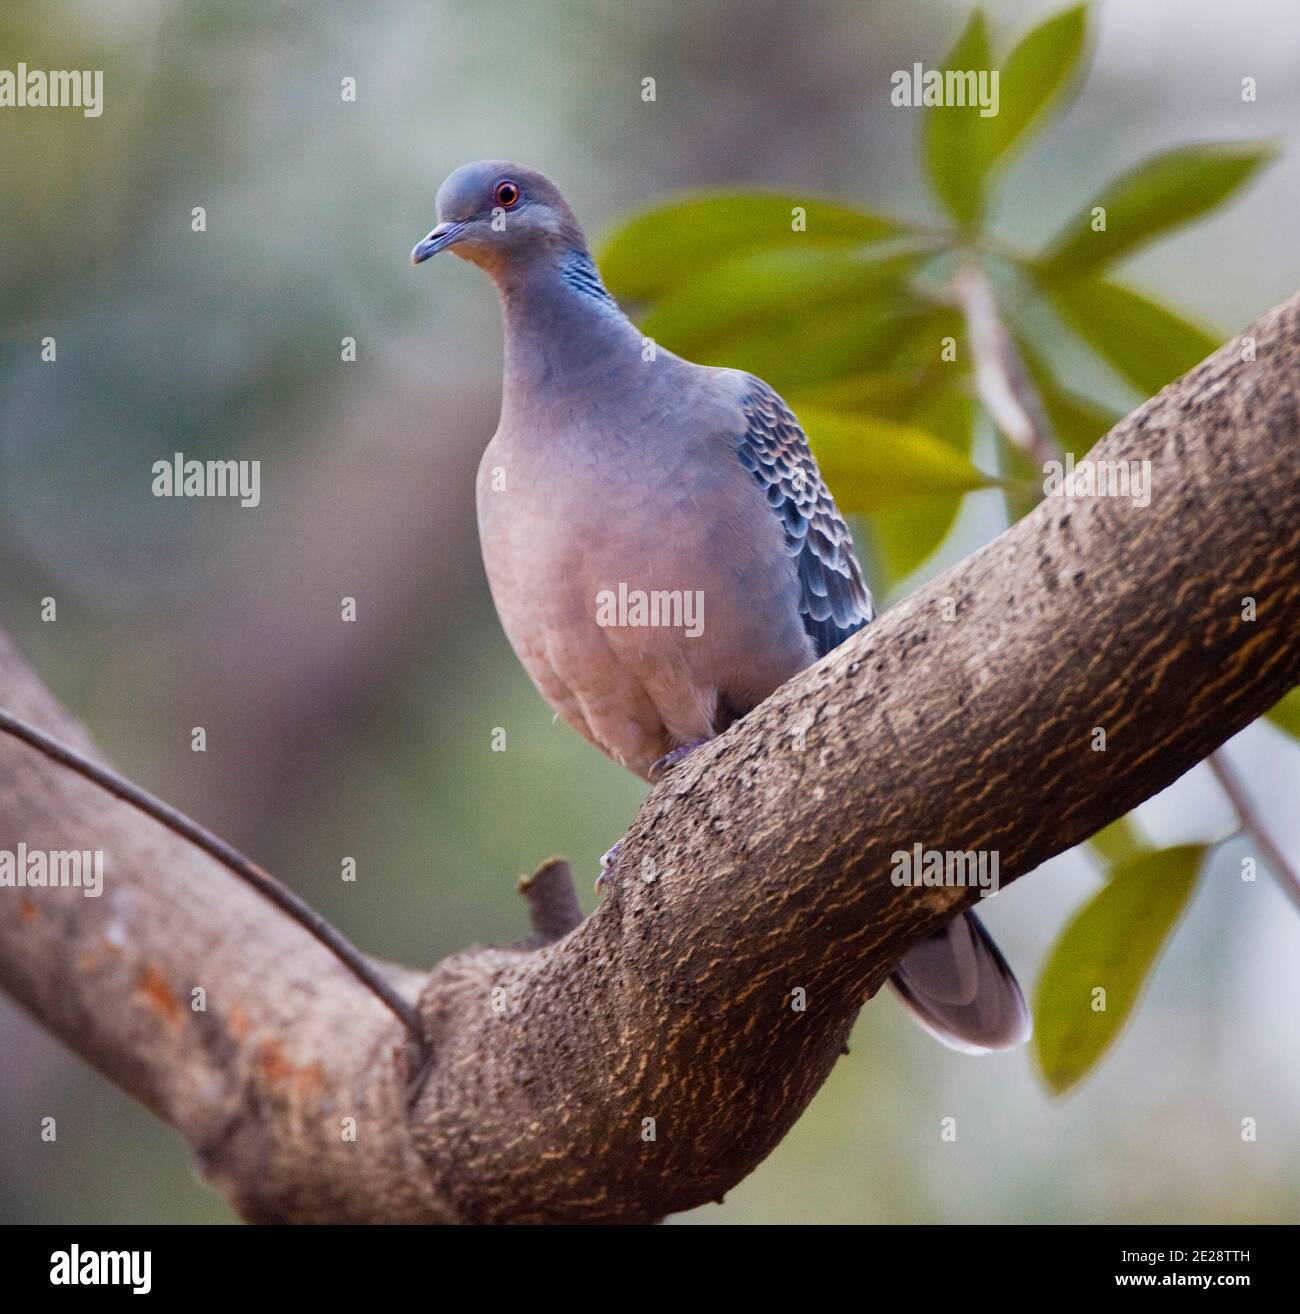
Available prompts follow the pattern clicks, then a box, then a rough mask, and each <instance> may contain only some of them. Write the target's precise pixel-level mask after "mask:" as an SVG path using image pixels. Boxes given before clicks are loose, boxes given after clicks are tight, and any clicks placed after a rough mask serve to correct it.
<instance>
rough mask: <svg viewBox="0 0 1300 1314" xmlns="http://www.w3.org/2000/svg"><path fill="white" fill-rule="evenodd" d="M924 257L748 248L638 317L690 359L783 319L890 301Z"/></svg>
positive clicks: (651, 332) (802, 248)
mask: <svg viewBox="0 0 1300 1314" xmlns="http://www.w3.org/2000/svg"><path fill="white" fill-rule="evenodd" d="M890 245H892V244H890ZM919 261H920V256H918V255H917V254H916V253H915V252H899V251H897V250H893V251H892V252H883V253H880V254H875V255H873V254H872V253H871V252H870V251H865V252H862V253H858V252H856V251H854V250H852V249H836V248H831V247H817V246H806V245H805V246H791V247H785V248H776V247H774V248H763V249H760V250H756V251H747V252H743V253H742V254H740V255H737V256H731V257H729V258H728V259H726V260H723V261H721V262H720V263H718V264H716V265H713V266H712V267H710V268H709V269H706V270H702V271H701V272H700V273H699V275H698V276H697V277H695V278H693V279H691V280H689V281H688V282H685V283H683V284H681V285H680V286H678V287H675V288H673V289H672V290H671V291H669V292H668V293H667V294H666V295H665V296H664V298H663V299H662V300H661V301H659V302H658V303H657V304H656V305H655V306H654V308H653V309H652V310H651V311H650V312H649V313H648V314H647V315H645V316H644V317H643V318H642V319H641V328H642V331H643V332H645V333H646V334H647V335H648V336H649V337H652V338H654V340H655V341H656V342H661V343H663V345H664V346H666V347H667V348H668V349H669V350H670V351H678V352H681V353H682V354H683V355H688V356H689V355H691V354H692V353H693V352H697V351H702V350H704V349H706V348H707V347H709V346H710V345H712V344H715V343H717V342H718V341H719V340H722V339H725V338H726V337H727V336H729V335H730V336H733V337H734V336H735V335H737V334H738V333H742V332H745V331H747V330H748V331H753V330H759V329H761V328H762V326H763V325H764V324H765V323H769V322H771V321H773V320H776V319H779V318H781V317H783V316H784V317H788V316H791V315H802V316H807V315H811V314H813V313H815V312H817V311H820V310H824V309H827V308H830V307H833V306H839V305H857V306H863V305H865V304H867V303H868V302H871V301H873V300H874V301H876V302H888V301H889V300H892V299H894V298H896V297H897V296H898V289H899V287H900V284H902V283H903V282H904V281H905V280H906V279H908V278H910V277H911V275H912V274H913V273H914V272H915V270H916V267H917V264H918V263H919Z"/></svg>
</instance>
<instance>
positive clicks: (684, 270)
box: [598, 192, 903, 301]
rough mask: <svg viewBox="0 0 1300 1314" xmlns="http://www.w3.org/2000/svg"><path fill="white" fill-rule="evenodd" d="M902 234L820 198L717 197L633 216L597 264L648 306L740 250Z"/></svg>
mask: <svg viewBox="0 0 1300 1314" xmlns="http://www.w3.org/2000/svg"><path fill="white" fill-rule="evenodd" d="M796 210H802V212H803V214H804V216H805V229H804V231H801V232H800V231H795V229H794V228H793V227H792V224H793V222H794V212H795V211H796ZM902 231H903V230H902V228H901V226H900V225H899V224H898V223H896V222H895V221H894V220H892V219H887V218H885V217H883V216H882V215H877V214H872V213H870V212H868V211H866V210H859V209H855V208H852V207H849V206H845V205H837V204H836V203H835V202H833V201H826V200H821V199H820V198H818V197H808V196H794V195H779V194H775V193H770V192H715V193H711V194H708V195H704V196H696V197H691V198H689V199H687V200H681V201H673V202H670V203H669V204H667V205H659V206H655V207H654V208H653V209H650V210H644V211H642V212H641V213H640V214H637V215H633V216H632V218H630V219H628V220H625V221H624V222H623V223H622V224H620V225H619V227H618V228H616V229H615V230H614V232H613V233H611V234H610V235H609V237H607V238H606V239H605V241H604V243H603V244H602V246H601V249H600V253H599V256H598V263H599V265H600V270H601V275H602V277H603V278H604V280H605V284H606V286H607V287H608V288H609V290H610V291H611V292H613V294H614V295H615V296H616V297H620V298H623V299H626V300H629V301H652V300H655V299H657V298H658V297H661V296H663V295H665V294H666V293H667V292H668V291H669V290H670V289H671V288H673V287H675V286H677V285H679V284H682V283H687V282H689V281H690V280H691V279H692V278H694V277H695V276H696V275H697V274H699V273H700V272H702V271H703V270H705V269H707V268H708V267H709V266H710V265H714V264H717V263H719V262H720V261H722V260H726V259H729V258H730V257H732V256H735V255H738V254H740V253H741V252H742V251H749V250H753V249H755V248H757V247H763V246H772V247H777V248H779V249H786V250H791V249H796V250H798V249H803V248H804V247H809V246H855V245H865V244H866V243H868V242H879V241H882V240H883V239H884V238H887V237H896V236H898V234H899V233H901V232H902Z"/></svg>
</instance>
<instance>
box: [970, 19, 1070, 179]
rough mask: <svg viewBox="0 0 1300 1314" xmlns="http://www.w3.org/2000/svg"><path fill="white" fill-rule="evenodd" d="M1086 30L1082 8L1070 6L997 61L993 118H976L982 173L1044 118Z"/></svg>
mask: <svg viewBox="0 0 1300 1314" xmlns="http://www.w3.org/2000/svg"><path fill="white" fill-rule="evenodd" d="M1087 26H1088V6H1087V5H1086V4H1081V5H1075V6H1074V7H1073V8H1071V9H1063V10H1062V11H1061V12H1060V13H1059V14H1053V15H1052V17H1051V18H1048V19H1046V20H1045V21H1044V22H1042V23H1040V24H1039V25H1038V26H1037V27H1035V28H1033V29H1031V30H1030V31H1029V32H1028V33H1026V35H1025V36H1024V37H1023V38H1022V39H1021V40H1020V42H1019V43H1018V44H1017V45H1016V47H1015V49H1014V50H1012V52H1011V53H1010V54H1009V55H1008V56H1007V57H1006V59H1005V60H1003V61H1002V67H1001V70H1000V77H999V79H998V84H999V107H998V113H997V114H995V115H994V116H993V117H992V118H989V119H981V120H980V123H981V125H987V132H986V133H985V137H986V138H987V141H986V143H985V144H984V156H985V166H986V168H988V167H991V166H992V165H993V164H994V163H995V162H996V161H998V160H999V159H1001V158H1002V157H1004V156H1005V155H1007V154H1008V153H1009V152H1010V151H1011V150H1012V148H1013V147H1015V146H1016V145H1017V144H1019V143H1020V142H1021V139H1022V138H1023V137H1024V136H1025V134H1026V132H1027V131H1028V129H1029V128H1030V127H1031V126H1032V125H1034V124H1035V123H1036V122H1039V123H1041V121H1042V120H1043V119H1044V118H1045V117H1046V111H1047V109H1048V108H1049V107H1050V106H1051V104H1052V102H1053V101H1055V100H1057V99H1058V97H1059V95H1060V92H1061V90H1062V89H1063V88H1064V87H1065V85H1066V83H1067V82H1068V81H1069V80H1070V77H1071V74H1073V73H1074V72H1075V70H1076V68H1077V67H1078V64H1079V60H1080V57H1081V56H1082V54H1083V45H1084V37H1085V35H1086V33H1087Z"/></svg>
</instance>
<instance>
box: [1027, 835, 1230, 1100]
mask: <svg viewBox="0 0 1300 1314" xmlns="http://www.w3.org/2000/svg"><path fill="white" fill-rule="evenodd" d="M1205 850H1206V846H1205V845H1204V844H1182V845H1179V846H1177V847H1175V848H1169V849H1156V850H1154V851H1151V852H1147V853H1139V854H1137V855H1136V856H1134V857H1132V858H1129V859H1127V860H1126V861H1124V862H1122V863H1120V864H1119V865H1118V866H1117V867H1116V868H1115V870H1114V871H1113V872H1112V875H1111V880H1110V882H1109V883H1108V884H1107V885H1105V886H1104V887H1103V888H1102V889H1101V890H1100V891H1099V892H1098V893H1097V894H1096V895H1094V896H1093V898H1092V899H1090V900H1089V901H1088V902H1087V903H1086V904H1085V905H1084V906H1083V908H1082V909H1081V910H1080V911H1079V912H1078V913H1076V914H1075V916H1074V917H1073V918H1072V919H1071V921H1070V922H1069V924H1068V925H1067V926H1066V928H1065V930H1064V931H1063V932H1062V934H1061V937H1060V939H1059V940H1057V942H1056V944H1055V945H1054V946H1053V947H1052V951H1051V953H1050V954H1049V955H1048V958H1047V964H1046V966H1045V967H1044V968H1043V975H1042V977H1041V978H1040V980H1039V982H1038V992H1037V999H1036V1002H1035V1007H1034V1027H1035V1034H1034V1049H1035V1053H1036V1056H1037V1059H1038V1064H1039V1067H1040V1069H1041V1070H1042V1074H1043V1079H1044V1080H1045V1082H1046V1083H1047V1085H1048V1087H1049V1089H1050V1090H1051V1091H1052V1092H1053V1094H1056V1095H1061V1094H1064V1092H1065V1091H1067V1090H1069V1089H1070V1088H1071V1087H1072V1086H1074V1085H1075V1084H1076V1083H1077V1082H1079V1081H1080V1080H1081V1079H1082V1078H1083V1077H1084V1076H1086V1075H1087V1073H1088V1072H1089V1071H1091V1070H1092V1068H1093V1067H1094V1066H1095V1065H1096V1064H1097V1062H1098V1061H1099V1060H1100V1058H1101V1056H1102V1055H1103V1054H1104V1053H1105V1052H1106V1050H1107V1049H1108V1048H1109V1047H1110V1046H1111V1044H1112V1043H1113V1042H1114V1041H1115V1038H1116V1037H1117V1036H1118V1035H1119V1033H1120V1030H1121V1029H1122V1028H1123V1026H1124V1023H1125V1021H1126V1020H1127V1018H1128V1016H1129V1014H1130V1013H1131V1012H1132V1011H1133V1006H1134V1004H1135V1003H1136V1002H1137V998H1138V995H1139V994H1140V993H1141V990H1142V986H1143V984H1144V983H1145V981H1146V978H1147V976H1148V975H1149V974H1150V972H1151V969H1152V967H1153V965H1154V963H1155V960H1156V958H1157V957H1158V955H1159V953H1160V950H1161V948H1162V947H1163V945H1164V943H1165V940H1166V939H1167V938H1168V936H1169V933H1170V931H1171V930H1172V929H1173V927H1174V924H1175V923H1176V922H1177V921H1178V918H1179V916H1180V915H1181V914H1182V912H1183V909H1184V908H1185V907H1186V906H1187V901H1188V899H1189V898H1190V897H1191V893H1192V889H1193V887H1194V886H1195V884H1196V876H1197V872H1198V871H1199V869H1200V865H1201V859H1202V857H1203V856H1204V854H1205ZM1098 989H1102V990H1104V991H1105V1010H1104V1011H1102V1012H1098V1011H1095V1000H1096V998H1097V997H1096V996H1095V995H1094V991H1096V990H1098Z"/></svg>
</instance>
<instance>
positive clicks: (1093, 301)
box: [1049, 278, 1220, 397]
mask: <svg viewBox="0 0 1300 1314" xmlns="http://www.w3.org/2000/svg"><path fill="white" fill-rule="evenodd" d="M1049 296H1050V298H1051V301H1052V304H1053V305H1054V306H1055V307H1056V309H1057V310H1058V311H1059V312H1060V313H1061V316H1062V317H1063V318H1064V319H1065V320H1066V321H1067V322H1068V323H1069V324H1070V326H1071V327H1072V328H1073V329H1074V330H1075V332H1077V333H1078V335H1079V336H1080V337H1081V338H1082V339H1083V340H1084V341H1085V342H1086V343H1087V344H1088V345H1089V346H1090V347H1091V348H1092V349H1093V350H1094V351H1095V352H1096V353H1097V354H1098V355H1099V356H1100V357H1101V358H1102V359H1103V360H1105V361H1106V362H1107V363H1108V364H1110V365H1112V366H1113V367H1114V368H1115V369H1116V370H1117V371H1118V372H1119V373H1120V374H1121V375H1123V377H1124V378H1126V379H1127V380H1128V381H1129V382H1130V383H1132V384H1133V385H1134V386H1135V387H1136V388H1137V390H1138V391H1139V392H1140V393H1141V394H1142V396H1143V397H1152V396H1154V395H1155V394H1156V393H1157V392H1159V391H1160V389H1161V388H1163V387H1164V386H1165V384H1167V383H1170V382H1172V381H1173V380H1174V379H1176V378H1178V377H1179V375H1182V374H1186V373H1187V371H1188V370H1190V369H1192V368H1193V367H1194V366H1196V365H1199V364H1200V363H1201V361H1203V360H1204V359H1205V358H1206V356H1208V355H1209V354H1210V353H1211V352H1212V351H1213V350H1214V349H1215V348H1216V347H1217V346H1218V345H1219V342H1220V339H1218V338H1216V337H1215V336H1214V335H1213V334H1211V333H1208V332H1207V331H1206V330H1205V329H1203V328H1199V327H1198V326H1197V325H1195V324H1192V323H1190V322H1189V321H1188V320H1186V319H1183V318H1182V317H1181V316H1179V315H1176V314H1174V312H1173V311H1171V310H1166V309H1165V308H1164V307H1163V306H1161V305H1158V304H1157V303H1156V302H1154V301H1152V300H1151V299H1150V298H1149V297H1145V296H1143V295H1142V294H1141V293H1140V292H1135V291H1133V289H1132V288H1128V287H1124V286H1123V285H1122V284H1120V283H1112V282H1111V281H1109V280H1108V279H1103V278H1097V279H1083V280H1080V281H1079V282H1077V283H1068V284H1065V285H1063V286H1061V287H1057V288H1053V289H1051V290H1050V292H1049Z"/></svg>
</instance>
